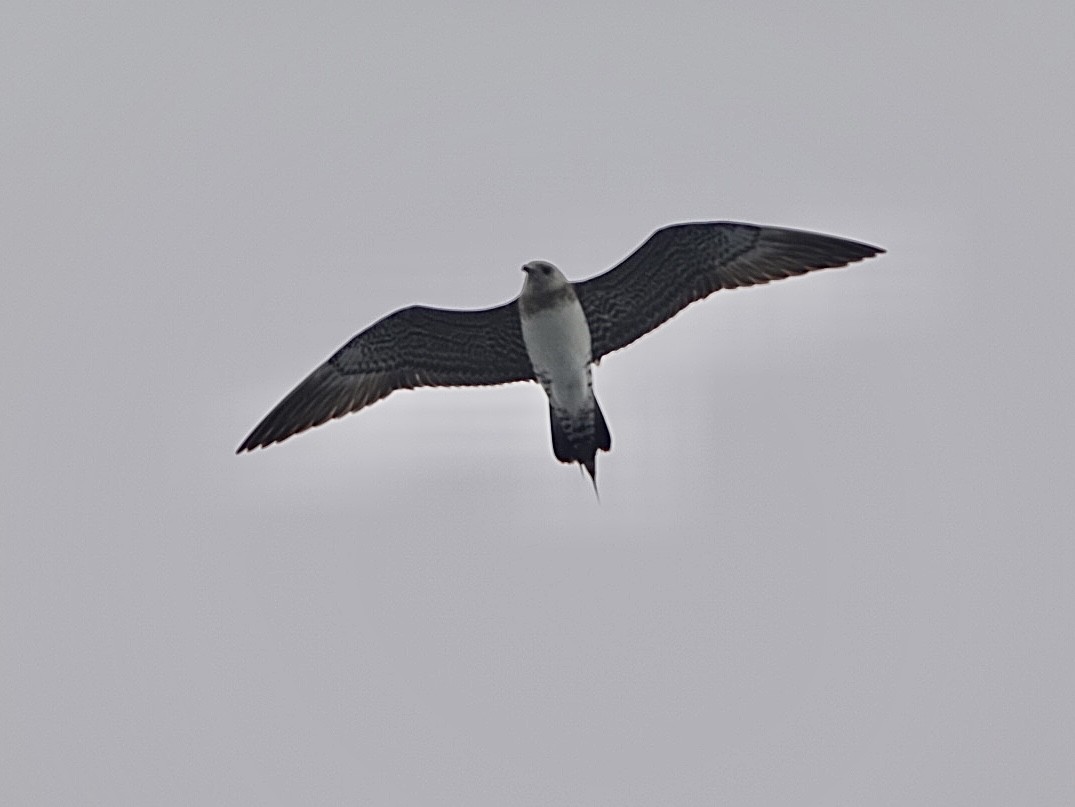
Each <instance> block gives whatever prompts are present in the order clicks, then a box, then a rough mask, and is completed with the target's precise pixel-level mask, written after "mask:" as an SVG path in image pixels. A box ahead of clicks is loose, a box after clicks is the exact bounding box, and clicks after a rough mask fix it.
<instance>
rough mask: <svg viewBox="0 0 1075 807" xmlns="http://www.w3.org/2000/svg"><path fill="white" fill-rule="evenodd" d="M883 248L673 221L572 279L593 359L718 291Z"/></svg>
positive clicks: (776, 230)
mask: <svg viewBox="0 0 1075 807" xmlns="http://www.w3.org/2000/svg"><path fill="white" fill-rule="evenodd" d="M882 252H884V250H883V249H881V248H880V247H874V246H870V245H869V244H862V243H859V242H858V241H848V240H847V239H845V238H837V237H836V236H832V235H823V234H821V233H811V232H806V231H804V230H789V229H785V228H782V227H761V226H758V225H755V224H740V223H738V222H731V221H708V222H691V223H687V224H673V225H670V226H668V227H663V228H662V229H660V230H658V231H657V232H655V233H654V234H653V235H651V236H650V237H649V238H648V239H647V240H646V242H645V243H643V244H642V246H640V247H639V248H638V249H636V250H635V251H634V252H632V253H631V254H630V255H628V256H627V257H626V258H624V259H623V261H621V262H620V263H619V264H618V265H617V266H615V267H613V268H612V269H609V270H608V271H607V272H605V273H604V274H602V275H598V276H597V277H592V278H590V279H589V280H584V281H582V282H580V283H576V284H575V292H576V293H577V294H578V296H579V302H580V303H582V310H583V311H584V312H585V313H586V321H587V323H588V324H589V326H590V339H591V341H592V343H593V359H594V361H597V360H598V359H600V358H601V357H602V356H604V355H605V354H607V353H611V352H612V351H613V350H619V349H620V348H621V347H626V346H627V345H629V344H631V342H633V341H635V340H636V339H638V338H639V337H640V336H642V335H644V334H646V333H649V332H650V331H652V330H653V329H654V328H656V327H657V326H658V325H660V324H661V323H662V322H664V321H665V320H668V319H670V318H671V317H673V316H675V315H676V314H677V313H678V312H680V311H682V310H683V309H684V308H686V307H687V306H688V305H690V304H691V303H693V302H695V301H696V300H701V299H703V298H704V297H708V296H709V295H710V294H712V293H713V292H715V291H717V290H718V289H734V288H736V287H737V286H753V285H754V284H756V283H768V282H769V281H770V280H779V279H780V278H784V277H791V276H792V275H802V274H805V273H807V272H812V271H814V270H815V269H827V268H830V267H834V266H846V265H847V264H849V263H854V262H855V261H861V260H862V259H863V258H869V257H872V256H874V255H878V254H880V253H882Z"/></svg>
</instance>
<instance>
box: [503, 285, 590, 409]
mask: <svg viewBox="0 0 1075 807" xmlns="http://www.w3.org/2000/svg"><path fill="white" fill-rule="evenodd" d="M520 325H521V326H522V332H523V342H524V343H525V344H526V350H527V353H529V354H530V364H531V365H532V366H533V368H534V372H535V373H536V374H537V376H538V378H539V379H540V381H541V384H542V386H543V387H544V388H545V392H546V393H548V395H549V399H550V400H551V401H552V404H553V406H554V407H557V408H562V409H568V410H572V411H576V410H579V409H581V408H584V407H585V406H587V405H588V404H589V401H590V397H591V390H590V359H591V349H590V329H589V326H588V325H587V324H586V315H585V314H584V313H583V312H582V306H581V305H579V303H578V301H577V300H576V301H574V302H573V304H571V305H562V306H557V307H556V308H550V309H545V310H542V311H536V312H534V313H533V314H531V315H530V316H526V317H521V318H520Z"/></svg>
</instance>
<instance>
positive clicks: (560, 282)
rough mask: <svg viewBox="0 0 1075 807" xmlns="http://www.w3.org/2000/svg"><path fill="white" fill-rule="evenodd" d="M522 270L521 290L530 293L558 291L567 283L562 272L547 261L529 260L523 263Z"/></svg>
mask: <svg viewBox="0 0 1075 807" xmlns="http://www.w3.org/2000/svg"><path fill="white" fill-rule="evenodd" d="M523 271H524V272H526V281H525V283H523V291H524V292H527V293H530V294H544V293H547V292H550V291H558V290H560V289H562V288H564V287H565V286H567V285H569V284H568V280H567V278H566V277H564V273H563V272H561V271H560V270H559V269H557V268H556V267H555V266H553V265H552V264H551V263H549V262H548V261H530V263H527V264H523Z"/></svg>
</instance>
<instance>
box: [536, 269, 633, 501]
mask: <svg viewBox="0 0 1075 807" xmlns="http://www.w3.org/2000/svg"><path fill="white" fill-rule="evenodd" d="M523 271H525V272H526V274H527V276H526V282H525V283H524V284H523V290H522V293H521V294H520V295H519V324H520V326H521V328H522V332H523V344H525V345H526V353H527V355H528V356H529V357H530V366H531V367H533V368H534V375H535V376H537V380H538V382H539V383H540V384H541V386H542V388H543V389H544V390H545V394H546V395H547V396H548V398H549V421H550V424H551V428H552V442H553V451H554V453H555V454H556V458H557V459H558V460H560V461H561V462H578V463H580V464H581V465H582V466H583V467H584V468H586V470H587V472H588V473H589V474H590V479H591V480H592V481H593V482H594V487H595V488H596V486H597V464H596V459H595V455H596V454H597V451H598V450H602V451H608V450H609V448H611V447H612V442H611V438H610V437H609V434H608V428H607V427H605V425H604V423H605V421H604V417H603V416H602V415H601V408H600V407H599V406H598V405H597V398H595V397H594V394H593V371H592V370H591V369H590V365H591V364H592V362H593V349H592V346H591V344H590V326H589V325H588V324H587V322H586V314H585V312H584V311H583V310H582V304H581V303H580V302H579V298H578V295H577V294H575V289H574V287H573V286H572V285H571V283H569V282H568V280H567V278H566V277H564V276H563V274H562V273H561V272H560V270H559V269H557V268H556V267H555V266H553V265H552V264H551V263H548V262H547V261H532V262H531V263H528V264H526V266H524V267H523Z"/></svg>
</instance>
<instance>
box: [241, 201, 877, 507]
mask: <svg viewBox="0 0 1075 807" xmlns="http://www.w3.org/2000/svg"><path fill="white" fill-rule="evenodd" d="M882 252H884V250H883V249H880V248H879V247H874V246H870V245H869V244H862V243H859V242H856V241H848V240H846V239H842V238H836V237H834V236H829V235H822V234H820V233H810V232H805V231H802V230H789V229H784V228H779V227H762V226H758V225H753V224H740V223H736V222H694V223H688V224H675V225H670V226H668V227H664V228H662V229H660V230H658V231H657V232H655V233H654V234H653V235H652V236H650V238H649V239H648V240H646V241H645V242H644V243H643V244H642V245H641V246H640V247H638V249H636V250H635V251H634V252H633V253H631V254H630V255H629V256H628V257H627V258H625V259H624V260H623V261H621V262H620V263H619V264H618V265H617V266H615V267H614V268H613V269H610V270H609V271H607V272H605V273H604V274H601V275H597V276H596V277H592V278H590V279H589V280H585V281H581V282H576V283H571V282H569V281H568V280H567V279H566V278H565V277H564V275H563V274H562V273H561V272H560V270H558V269H557V268H556V267H555V266H553V265H552V264H550V263H548V262H546V261H532V262H530V263H528V264H526V265H525V266H524V267H523V270H524V271H525V272H526V275H527V277H526V281H525V283H524V285H523V290H522V292H521V294H520V295H519V297H518V298H516V299H515V300H512V301H511V302H509V303H505V304H504V305H500V306H496V307H494V308H487V309H480V310H473V311H450V310H445V309H438V308H427V307H425V306H411V307H410V308H403V309H400V310H399V311H396V312H395V313H393V314H390V315H388V316H387V317H385V318H383V319H381V320H380V321H378V322H376V323H374V324H373V325H371V326H370V327H369V328H367V329H366V330H364V331H362V332H361V333H359V334H358V335H357V336H355V337H354V338H353V339H351V340H350V341H349V342H348V343H347V344H345V345H344V346H343V347H342V348H340V349H339V350H338V351H336V353H334V354H333V355H332V356H330V357H329V359H328V360H327V361H325V363H324V364H322V365H321V366H319V367H317V368H316V369H315V370H314V371H313V372H312V373H310V375H309V376H307V377H306V379H305V380H303V381H302V382H301V383H300V384H299V385H298V386H297V387H296V388H295V389H294V390H292V391H291V393H290V394H288V395H287V396H286V397H285V398H284V399H283V400H282V401H281V402H280V403H279V404H277V405H276V407H274V408H273V410H272V411H271V412H269V414H268V415H266V416H265V418H263V419H262V421H261V422H260V423H259V424H258V425H257V426H256V427H255V428H254V430H253V431H252V432H251V433H250V435H249V436H248V437H247V438H246V440H244V441H243V443H242V444H241V445H240V446H239V448H238V451H239V452H242V451H250V450H252V449H255V448H259V447H261V446H268V445H270V444H272V443H276V442H279V441H281V440H286V439H287V438H288V437H290V436H292V435H294V434H297V433H299V432H301V431H305V430H306V429H308V428H310V427H312V426H318V425H320V424H322V423H324V422H325V421H327V420H330V419H332V418H337V417H342V416H343V415H345V414H347V413H348V412H355V411H358V410H359V409H362V408H364V407H366V406H368V405H370V404H372V403H374V402H375V401H378V400H380V399H381V398H384V397H385V396H387V395H389V394H390V393H391V392H393V391H394V390H397V389H410V388H413V387H421V386H485V385H494V384H506V383H511V382H514V381H537V382H539V383H540V384H541V386H542V387H543V388H544V390H545V393H546V395H547V396H548V398H549V413H550V421H551V426H552V442H553V453H554V454H555V455H556V458H557V459H559V460H560V461H561V462H576V463H579V464H580V465H582V466H583V467H584V468H585V469H586V470H587V471H588V472H589V474H590V477H591V479H593V480H594V485H595V488H596V454H597V452H598V451H607V450H608V449H609V448H610V447H611V438H610V436H609V432H608V428H607V426H606V425H605V420H604V416H603V414H602V412H601V408H600V406H598V404H597V399H596V398H595V397H594V394H593V377H592V371H591V366H592V365H593V364H594V363H596V362H598V361H600V359H601V358H602V357H603V356H605V355H607V354H608V353H611V352H613V351H615V350H619V349H620V348H622V347H625V346H626V345H628V344H630V343H631V342H633V341H634V340H635V339H638V338H639V337H640V336H642V335H644V334H646V333H648V332H649V331H651V330H653V329H654V328H656V327H657V326H659V325H660V324H661V323H663V322H665V321H666V320H668V319H669V318H671V317H672V316H674V315H675V314H676V313H677V312H679V311H680V310H682V309H683V308H685V307H686V306H688V305H690V304H691V303H692V302H694V301H696V300H701V299H703V298H704V297H707V296H708V295H709V294H711V293H713V292H714V291H717V290H719V289H731V288H736V287H738V286H750V285H755V284H759V283H767V282H769V281H770V280H777V279H780V278H785V277H790V276H792V275H801V274H805V273H807V272H810V271H813V270H816V269H826V268H831V267H837V266H845V265H847V264H849V263H853V262H855V261H860V260H862V259H864V258H869V257H873V256H874V255H877V254H880V253H882Z"/></svg>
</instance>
